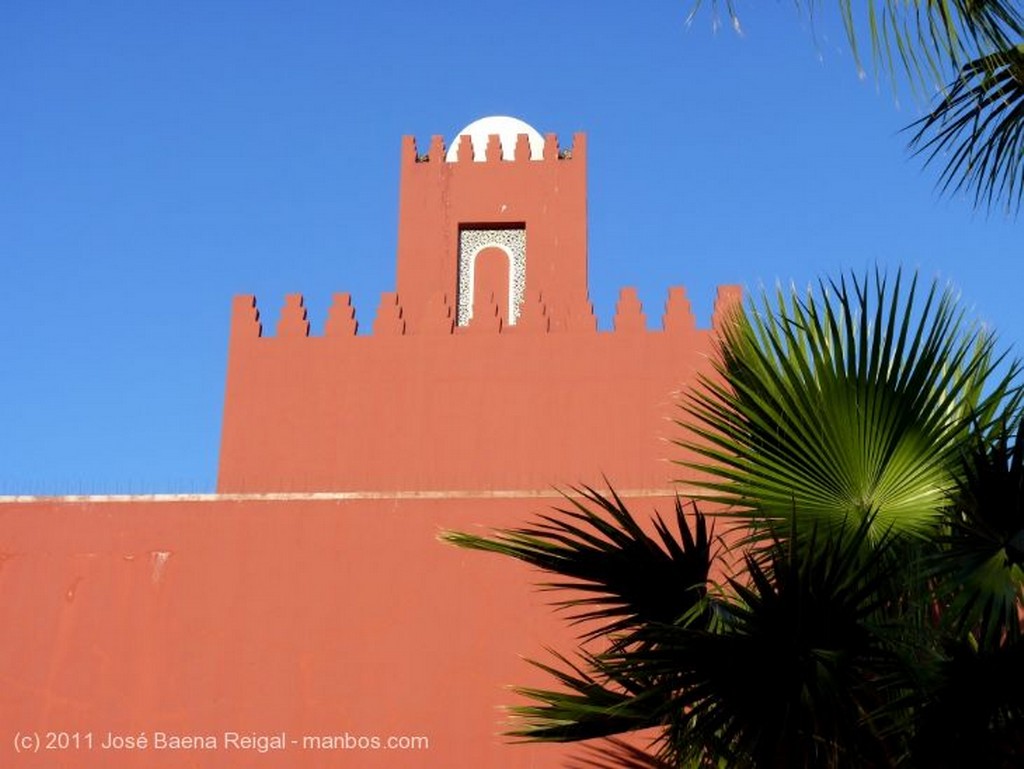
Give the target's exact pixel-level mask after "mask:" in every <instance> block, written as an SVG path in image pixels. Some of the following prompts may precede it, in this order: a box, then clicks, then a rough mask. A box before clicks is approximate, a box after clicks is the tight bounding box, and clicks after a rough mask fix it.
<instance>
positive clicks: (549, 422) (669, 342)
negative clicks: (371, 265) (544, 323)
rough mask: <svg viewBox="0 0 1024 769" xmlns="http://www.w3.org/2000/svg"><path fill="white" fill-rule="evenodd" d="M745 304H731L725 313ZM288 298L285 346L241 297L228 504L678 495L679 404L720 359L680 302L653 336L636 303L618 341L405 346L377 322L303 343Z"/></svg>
mask: <svg viewBox="0 0 1024 769" xmlns="http://www.w3.org/2000/svg"><path fill="white" fill-rule="evenodd" d="M736 296H737V295H736V293H735V292H732V291H725V292H722V293H720V295H719V301H718V307H719V311H718V312H717V313H716V315H717V316H719V317H721V313H722V312H724V311H725V308H727V307H728V306H729V305H730V304H731V303H732V302H734V301H735V299H736ZM290 299H291V303H290V305H289V306H288V307H286V310H285V314H284V319H283V320H282V324H281V326H279V328H278V334H277V336H276V337H261V336H260V335H259V334H260V331H259V325H258V321H257V320H256V311H255V309H254V307H253V300H252V298H251V297H242V298H239V299H238V300H236V304H235V315H234V321H233V325H232V336H231V350H230V355H229V363H228V384H227V397H226V401H225V409H224V428H223V441H222V447H221V458H220V476H219V483H218V490H219V491H221V492H232V491H299V490H303V491H326V490H365V489H375V490H387V491H394V490H412V489H455V490H467V489H468V490H479V489H544V488H550V487H551V486H552V485H555V484H564V483H579V482H591V483H596V482H598V481H600V479H601V475H602V474H607V475H608V476H609V478H610V479H611V480H612V481H613V482H614V483H615V484H616V485H618V486H620V487H622V488H625V489H652V488H654V489H665V488H667V486H668V484H669V482H670V481H671V480H672V479H673V478H676V477H678V476H679V468H678V467H674V466H672V465H670V464H669V463H668V462H667V461H666V460H667V458H679V457H680V450H679V449H678V448H677V447H675V446H673V445H671V444H670V443H669V440H670V439H672V438H678V437H680V436H681V434H682V431H681V430H680V429H679V428H678V427H677V426H676V425H675V424H673V422H672V420H673V419H677V418H681V417H682V416H683V415H682V412H681V411H680V410H679V407H678V398H677V397H676V393H677V392H678V391H679V390H680V389H682V388H684V387H686V386H687V385H688V384H690V383H692V382H693V381H694V379H695V377H696V374H697V373H698V372H701V371H703V372H705V373H707V372H708V370H709V367H708V358H709V356H710V355H711V354H712V333H711V332H710V331H708V330H698V329H697V328H696V327H695V324H694V321H693V317H692V315H691V314H690V313H689V308H688V304H687V302H686V300H685V296H684V294H683V292H682V291H681V290H676V291H673V292H672V293H671V294H670V298H669V300H668V302H667V304H668V309H667V314H666V321H665V325H666V329H665V330H664V331H647V330H645V329H644V328H643V323H644V321H643V318H642V317H641V316H640V307H639V302H638V301H637V300H636V298H635V294H633V293H631V292H625V293H624V296H623V299H622V300H621V301H620V310H621V311H620V315H619V316H618V317H617V318H616V320H615V324H616V327H617V330H615V331H612V332H597V331H594V330H590V331H578V332H568V331H563V332H542V331H538V330H531V329H529V328H526V327H522V326H515V327H511V328H509V329H508V330H506V331H502V332H500V333H499V331H498V330H496V329H492V330H489V331H486V332H485V331H476V332H474V331H472V330H471V329H472V327H470V328H469V329H466V332H465V333H460V332H454V333H453V332H452V331H451V330H445V331H442V332H439V333H436V334H429V333H426V332H423V333H421V334H402V333H398V330H397V329H395V328H392V329H391V330H390V331H389V330H388V329H387V328H386V327H385V324H384V323H383V320H382V318H381V315H380V314H379V315H378V319H377V322H376V323H375V324H374V328H375V331H374V333H373V334H372V335H370V336H356V335H354V334H353V333H352V328H351V326H350V327H349V328H347V329H344V328H343V329H341V330H340V331H335V330H334V328H335V326H329V327H328V328H327V331H326V334H325V335H324V336H320V337H306V336H305V330H304V326H303V328H302V329H301V333H298V334H296V333H290V332H289V331H288V328H289V324H292V325H293V326H294V325H298V323H297V321H294V320H291V321H290V320H288V318H289V316H290V315H291V316H296V317H298V316H301V313H302V311H301V308H300V299H299V298H298V297H291V298H290ZM347 301H348V300H347V297H345V296H342V297H339V299H338V304H339V305H340V306H341V308H340V309H336V311H335V313H334V316H342V315H345V314H350V312H351V311H350V310H348V309H347ZM392 301H393V300H392V299H391V298H388V299H386V301H385V308H387V310H386V311H392V310H391V309H390V308H391V307H392V306H395V307H397V306H398V305H392V304H391V302H392ZM382 312H384V311H382ZM302 323H303V324H305V321H304V320H303V321H302ZM329 323H330V321H329Z"/></svg>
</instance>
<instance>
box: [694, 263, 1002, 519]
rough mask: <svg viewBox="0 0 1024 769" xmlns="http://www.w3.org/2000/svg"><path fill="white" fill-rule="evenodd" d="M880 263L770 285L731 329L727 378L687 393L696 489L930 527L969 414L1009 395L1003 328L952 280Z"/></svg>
mask: <svg viewBox="0 0 1024 769" xmlns="http://www.w3.org/2000/svg"><path fill="white" fill-rule="evenodd" d="M923 293H924V296H923V299H922V298H921V296H920V294H921V292H919V289H918V283H917V279H916V277H914V278H912V279H911V280H910V281H909V285H907V286H905V283H904V280H903V276H902V274H900V273H897V275H896V278H895V280H894V281H892V282H890V281H889V280H888V278H887V277H885V276H884V275H880V274H879V273H876V274H875V276H874V279H873V280H870V279H868V278H866V277H865V278H860V279H858V278H856V277H851V278H849V279H847V278H845V277H843V278H841V279H840V280H839V281H829V282H822V283H820V284H819V293H818V294H817V295H815V294H813V293H810V292H809V293H808V295H807V296H806V297H802V296H800V295H799V294H798V293H797V292H796V291H795V290H792V291H790V292H788V293H787V292H784V291H782V290H781V289H780V290H779V291H778V293H777V296H776V297H775V299H774V301H773V300H772V299H771V298H769V297H768V296H767V295H765V296H764V297H762V300H761V304H760V306H754V307H751V308H749V309H748V310H747V311H741V312H739V313H737V314H736V315H735V316H734V318H733V322H732V323H731V324H727V325H726V327H725V328H724V330H723V334H722V342H721V355H720V358H719V360H718V362H717V364H716V367H717V373H718V375H719V378H718V379H713V378H706V379H704V380H703V384H702V387H701V388H700V389H698V390H697V391H696V393H695V394H693V395H692V397H691V398H690V400H689V401H688V402H687V403H686V404H685V405H684V409H685V414H686V417H685V419H684V420H683V421H681V422H680V424H681V425H682V426H683V427H684V429H685V430H686V431H687V432H686V435H687V438H686V440H684V441H681V442H680V443H681V444H682V445H684V446H686V447H687V448H690V449H691V450H693V451H695V452H696V453H697V454H698V457H699V458H698V459H697V460H694V461H688V462H685V463H684V464H685V465H686V466H687V467H689V468H690V469H696V470H699V471H700V473H701V477H703V478H705V480H703V481H701V482H700V485H701V486H703V487H704V490H703V492H702V493H701V494H700V495H699V496H700V497H703V498H705V499H711V500H714V501H715V502H718V503H720V504H724V505H727V506H729V508H730V513H729V514H731V515H734V516H739V517H741V518H742V519H743V523H744V524H750V523H755V524H764V523H768V524H773V523H776V524H777V523H779V522H785V521H788V520H789V517H790V514H791V512H792V511H794V510H796V511H799V513H800V521H801V522H806V523H808V524H811V525H821V524H823V523H827V522H830V521H831V522H836V521H845V520H847V519H848V518H850V517H851V516H852V517H853V519H854V520H861V519H866V518H868V517H870V518H871V519H872V521H873V522H874V523H873V527H874V530H873V537H876V538H877V536H878V535H879V534H880V533H881V532H884V531H887V530H889V529H890V528H891V529H893V530H895V531H896V532H899V533H906V534H914V535H924V534H927V533H930V532H932V531H933V530H934V528H935V526H936V524H937V522H938V518H939V515H940V511H941V508H942V505H943V504H944V502H945V500H946V498H947V496H948V494H949V492H950V490H951V488H952V487H953V484H954V482H955V477H956V476H955V465H956V460H957V459H958V458H959V456H960V452H961V449H962V447H963V445H964V442H965V441H966V440H967V437H968V435H969V427H970V425H971V416H972V415H977V414H988V413H990V412H991V411H992V408H993V405H992V404H994V403H999V402H1001V401H1002V400H1003V399H1004V397H1005V393H1006V390H1007V389H1008V387H1009V385H1008V381H1009V379H1003V380H1000V379H998V377H996V376H994V373H995V371H996V366H997V364H998V363H999V360H998V358H997V357H996V356H995V355H994V340H993V338H992V337H991V336H990V335H988V334H986V333H985V331H984V330H983V329H980V328H978V327H977V326H973V325H970V324H968V323H967V322H966V321H965V318H964V314H963V311H962V310H959V309H958V308H957V306H956V303H955V300H954V296H953V294H952V292H951V291H950V290H948V289H946V290H940V289H939V287H938V286H937V285H936V284H932V285H931V287H930V288H929V289H928V290H926V291H925V292H923Z"/></svg>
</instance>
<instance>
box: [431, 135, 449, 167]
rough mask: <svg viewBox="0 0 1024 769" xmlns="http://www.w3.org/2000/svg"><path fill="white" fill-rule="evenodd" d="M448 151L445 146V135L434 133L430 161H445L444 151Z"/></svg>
mask: <svg viewBox="0 0 1024 769" xmlns="http://www.w3.org/2000/svg"><path fill="white" fill-rule="evenodd" d="M445 152H446V150H445V146H444V137H443V136H439V135H437V134H434V135H433V136H431V137H430V154H429V158H430V162H431V163H443V162H444V153H445Z"/></svg>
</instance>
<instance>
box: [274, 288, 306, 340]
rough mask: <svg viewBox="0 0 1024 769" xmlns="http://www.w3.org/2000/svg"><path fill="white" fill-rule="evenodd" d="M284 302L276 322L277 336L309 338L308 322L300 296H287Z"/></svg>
mask: <svg viewBox="0 0 1024 769" xmlns="http://www.w3.org/2000/svg"><path fill="white" fill-rule="evenodd" d="M284 300H285V302H284V307H283V308H282V309H281V318H280V319H279V320H278V321H277V336H279V337H297V336H298V337H302V336H309V320H308V319H307V317H306V307H305V305H304V304H303V300H302V294H288V295H287V296H285V298H284Z"/></svg>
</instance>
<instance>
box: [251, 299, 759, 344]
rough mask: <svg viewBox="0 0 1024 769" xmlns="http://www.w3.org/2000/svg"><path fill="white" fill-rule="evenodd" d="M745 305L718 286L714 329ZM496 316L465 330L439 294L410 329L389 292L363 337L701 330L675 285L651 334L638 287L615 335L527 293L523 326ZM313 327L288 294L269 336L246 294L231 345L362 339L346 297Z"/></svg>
mask: <svg viewBox="0 0 1024 769" xmlns="http://www.w3.org/2000/svg"><path fill="white" fill-rule="evenodd" d="M741 300H742V290H741V289H740V287H739V286H729V285H727V286H720V287H719V288H718V293H717V295H716V297H715V304H714V310H713V312H712V317H711V329H712V330H715V329H718V328H720V326H721V324H722V323H723V322H724V321H725V318H726V317H727V315H728V313H729V311H730V310H731V309H732V308H734V307H735V306H737V305H738V304H739V303H740V301H741ZM491 303H492V306H493V312H484V313H479V314H478V315H475V316H474V317H473V319H472V320H471V321H470V322H469V323H468V324H467V325H465V326H459V325H457V324H456V323H455V315H454V311H455V310H454V306H453V303H452V300H451V298H450V297H449V296H448V295H447V294H443V293H442V294H437V295H435V296H434V298H433V301H432V302H430V303H429V304H428V307H427V310H426V312H424V313H422V314H421V316H420V321H421V323H420V325H419V327H418V328H417V329H415V330H410V329H408V328H407V326H406V323H405V308H404V307H403V304H402V300H401V297H400V296H399V294H398V293H396V292H393V291H389V292H385V293H383V294H382V295H381V300H380V303H379V304H378V306H377V309H376V315H375V317H374V320H373V324H372V334H370V335H364V336H377V337H393V336H418V335H430V336H446V335H447V336H463V335H473V336H479V335H481V334H483V335H495V334H514V335H540V334H559V333H578V334H588V333H589V334H595V333H601V334H609V333H613V334H638V333H649V334H659V333H662V332H667V333H670V334H677V333H684V334H685V333H692V332H697V331H699V329H698V326H697V321H696V318H695V317H694V314H693V310H692V309H691V307H690V300H689V299H688V298H687V295H686V289H684V288H682V287H680V286H674V287H672V288H670V289H669V291H668V296H667V298H666V301H665V304H664V308H663V311H662V315H661V325H660V328H658V329H650V328H648V324H647V315H646V313H645V312H644V309H643V305H642V303H641V302H640V298H639V297H638V296H637V292H636V289H635V288H623V289H622V290H621V291H620V292H619V298H618V302H617V303H616V306H615V315H614V318H613V325H612V331H605V332H599V331H598V329H597V318H596V317H595V315H594V312H593V306H592V304H591V302H590V301H589V299H587V300H585V301H583V302H581V303H580V305H581V306H582V307H583V308H584V311H583V312H581V313H578V314H577V315H576V316H574V317H563V318H553V317H552V315H551V314H550V313H549V310H548V307H547V305H546V304H545V302H544V298H543V296H542V295H541V294H540V293H534V294H528V295H527V296H526V300H525V301H524V302H523V307H522V308H521V311H520V314H519V323H517V324H516V325H508V324H507V323H505V322H504V319H503V318H502V317H501V315H500V314H499V312H498V309H497V305H496V303H495V302H494V301H493V298H492V302H491ZM311 331H312V327H311V324H310V321H309V319H308V316H307V312H306V307H305V301H304V298H303V295H302V294H288V295H287V296H286V297H285V302H284V305H283V307H282V308H281V313H280V316H279V319H278V321H277V324H276V327H275V330H274V333H273V334H265V333H264V329H263V324H262V323H261V321H260V312H259V309H258V307H257V303H256V297H255V296H252V295H242V296H237V297H235V300H234V304H233V307H232V318H231V338H232V340H244V339H257V338H274V337H278V338H284V339H287V338H296V337H299V338H305V337H310V336H323V337H327V338H331V339H345V338H352V337H355V336H356V335H357V334H358V331H359V322H358V320H357V319H356V310H355V307H354V306H353V305H352V297H351V295H350V294H348V293H336V294H334V296H333V301H332V303H331V306H330V309H329V310H328V315H327V320H326V322H325V324H324V326H323V329H322V333H321V334H311Z"/></svg>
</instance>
